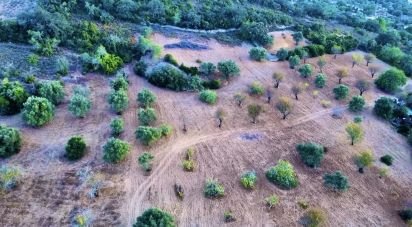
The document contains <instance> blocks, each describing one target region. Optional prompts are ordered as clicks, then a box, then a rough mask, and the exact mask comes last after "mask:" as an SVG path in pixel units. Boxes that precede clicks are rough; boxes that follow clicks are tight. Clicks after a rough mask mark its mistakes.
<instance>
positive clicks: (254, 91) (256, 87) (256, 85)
mask: <svg viewBox="0 0 412 227" xmlns="http://www.w3.org/2000/svg"><path fill="white" fill-rule="evenodd" d="M249 93H250V94H251V95H255V96H262V95H263V94H264V93H265V89H264V88H263V85H262V84H261V83H260V82H258V81H255V82H253V83H252V84H251V85H250V86H249Z"/></svg>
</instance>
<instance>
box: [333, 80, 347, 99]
mask: <svg viewBox="0 0 412 227" xmlns="http://www.w3.org/2000/svg"><path fill="white" fill-rule="evenodd" d="M333 93H334V94H335V99H337V100H342V99H346V97H348V95H349V88H348V86H346V85H343V84H339V85H338V86H336V87H335V88H334V89H333Z"/></svg>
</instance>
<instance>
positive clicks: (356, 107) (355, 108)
mask: <svg viewBox="0 0 412 227" xmlns="http://www.w3.org/2000/svg"><path fill="white" fill-rule="evenodd" d="M365 104H366V103H365V99H364V98H363V97H362V96H360V95H358V96H354V97H352V100H351V101H350V102H349V110H350V111H352V112H361V111H362V110H363V108H364V106H365Z"/></svg>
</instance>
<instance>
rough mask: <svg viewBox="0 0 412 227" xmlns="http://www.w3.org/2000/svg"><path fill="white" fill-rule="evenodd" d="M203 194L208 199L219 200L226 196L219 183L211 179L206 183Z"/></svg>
mask: <svg viewBox="0 0 412 227" xmlns="http://www.w3.org/2000/svg"><path fill="white" fill-rule="evenodd" d="M203 193H204V194H205V196H206V198H212V199H213V198H219V197H223V196H224V195H225V188H224V187H223V185H222V184H220V183H219V182H218V181H216V180H212V179H209V180H207V181H206V183H205V186H204V189H203Z"/></svg>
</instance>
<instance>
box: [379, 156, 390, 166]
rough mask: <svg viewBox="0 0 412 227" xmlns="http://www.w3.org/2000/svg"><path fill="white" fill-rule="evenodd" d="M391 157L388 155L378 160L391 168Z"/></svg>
mask: <svg viewBox="0 0 412 227" xmlns="http://www.w3.org/2000/svg"><path fill="white" fill-rule="evenodd" d="M393 159H394V158H393V157H392V156H391V155H389V154H386V155H384V156H382V157H381V158H380V159H379V160H380V161H381V162H382V163H384V164H385V165H387V166H391V165H392V163H393Z"/></svg>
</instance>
